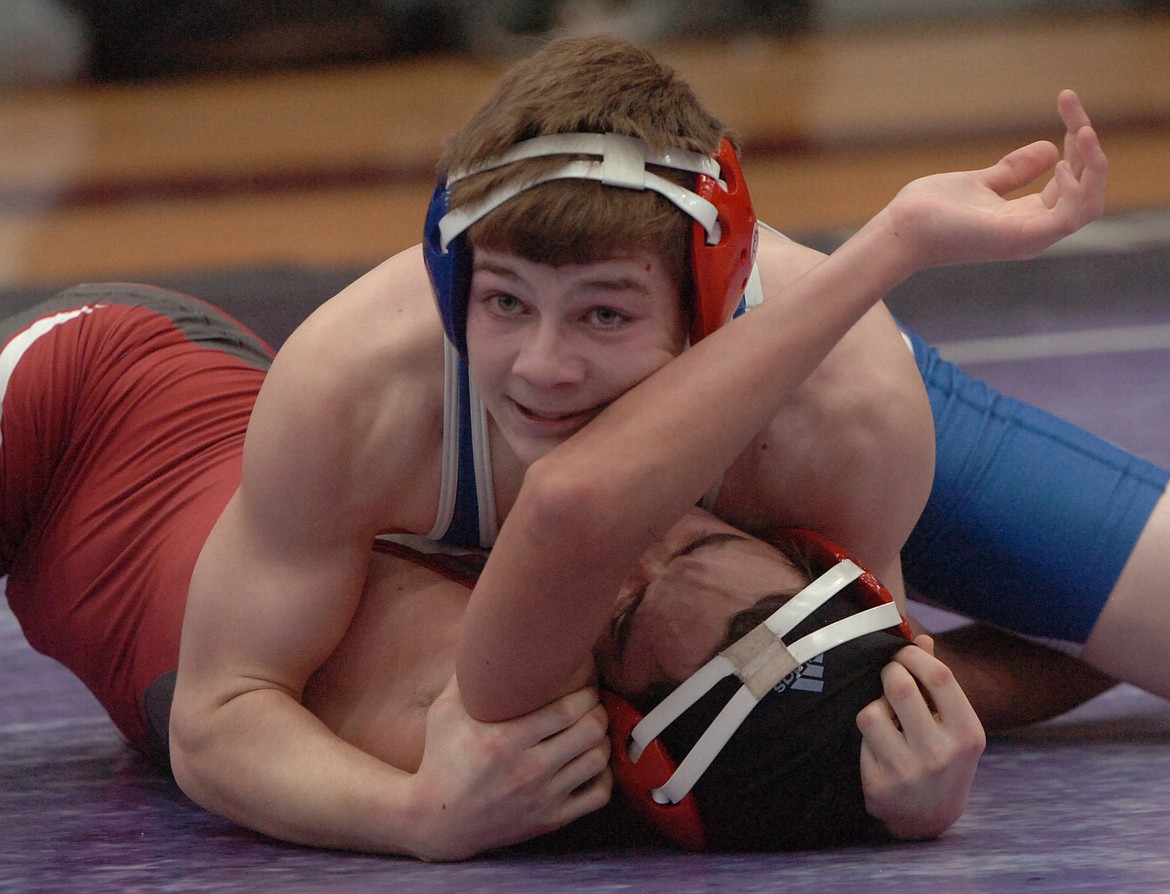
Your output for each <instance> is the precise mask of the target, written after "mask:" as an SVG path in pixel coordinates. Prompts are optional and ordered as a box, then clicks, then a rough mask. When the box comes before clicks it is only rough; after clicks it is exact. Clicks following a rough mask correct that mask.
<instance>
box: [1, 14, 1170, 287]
mask: <svg viewBox="0 0 1170 894" xmlns="http://www.w3.org/2000/svg"><path fill="white" fill-rule="evenodd" d="M598 30H604V31H611V32H617V33H621V34H624V35H626V36H628V37H630V38H631V39H634V40H636V41H638V42H641V43H645V44H650V45H653V46H655V47H657V48H659V50H660V53H661V55H662V56H663V57H664V58H666V59H667V60H668V61H670V62H671V63H672V64H674V65H675V66H676V67H677V68H679V69H680V70H681V71H682V72H683V74H684V75H685V76H687V77H688V78H689V79H690V80H691V81H692V83H693V84H694V85H695V86H696V89H697V90H698V91H699V93H700V95H701V96H702V97H703V99H704V100H705V101H706V102H707V104H708V105H709V106H710V107H711V108H712V109H713V110H714V111H715V112H716V113H717V114H719V115H720V116H721V117H723V118H724V119H725V120H727V121H728V122H730V123H732V124H733V125H734V126H736V127H737V128H738V129H739V130H740V131H741V132H742V133H743V135H744V142H745V151H744V162H745V168H746V169H747V174H748V177H749V181H750V183H751V185H752V191H753V196H754V198H755V201H756V205H757V210H758V211H759V213H760V216H761V218H762V219H764V220H766V221H768V222H769V223H771V224H773V225H775V226H778V227H780V228H781V229H784V230H786V231H787V232H789V233H791V234H792V235H794V236H797V237H799V238H809V239H829V240H832V239H834V238H837V237H838V236H839V235H840V234H841V233H844V232H848V230H849V229H850V228H852V227H856V226H857V225H858V224H859V223H861V222H862V221H863V220H864V219H865V218H866V217H868V216H869V215H870V214H872V213H873V212H874V211H876V210H877V209H878V208H880V207H881V206H882V205H883V204H884V203H885V201H886V200H887V199H888V198H889V197H890V196H891V195H892V194H893V192H894V191H895V190H896V189H897V188H898V187H899V186H900V185H901V184H903V183H904V182H906V181H907V180H909V179H912V178H913V177H916V176H919V175H922V174H926V173H930V172H932V171H938V170H949V169H955V168H960V167H976V166H978V167H981V166H983V165H985V164H988V163H990V162H992V161H994V160H995V159H996V158H997V157H998V156H999V155H1000V154H1002V152H1004V151H1007V150H1008V149H1011V148H1013V147H1014V146H1016V145H1018V144H1020V143H1021V142H1024V141H1027V140H1031V139H1035V138H1040V137H1048V138H1052V139H1059V138H1060V135H1061V129H1060V125H1059V120H1058V119H1057V117H1056V112H1055V100H1056V94H1057V91H1058V90H1059V89H1060V88H1062V87H1066V86H1070V87H1074V88H1076V89H1078V90H1079V91H1080V92H1081V94H1082V96H1083V98H1084V100H1085V102H1086V105H1087V106H1088V108H1089V110H1090V113H1091V114H1092V115H1093V116H1094V119H1095V121H1096V123H1097V124H1098V127H1099V130H1100V131H1101V134H1102V140H1103V142H1104V143H1105V146H1106V149H1107V150H1108V151H1109V153H1110V156H1111V162H1112V168H1111V186H1110V208H1109V210H1110V214H1111V215H1115V216H1118V218H1119V219H1122V220H1123V222H1124V225H1125V227H1126V228H1127V230H1126V232H1128V233H1130V234H1131V235H1132V233H1134V232H1137V233H1139V237H1140V234H1141V233H1151V232H1154V231H1157V230H1158V228H1160V227H1163V224H1162V223H1161V221H1162V215H1161V213H1160V212H1161V211H1163V210H1164V209H1166V208H1170V175H1168V174H1167V171H1170V15H1168V14H1167V9H1166V4H1165V3H1163V2H1154V0H724V2H716V3H712V2H692V0H658V2H651V0H625V2H622V0H560V2H555V0H554V2H538V0H497V2H492V0H433V2H420V0H332V2H318V0H287V2H276V0H267V2H261V0H185V2H184V0H170V2H167V0H0V289H3V288H9V289H12V288H23V287H35V288H38V289H39V288H43V287H48V286H50V285H55V284H63V283H68V282H72V281H75V280H81V279H112V278H123V279H131V278H132V279H143V278H154V279H158V278H161V277H165V276H168V275H173V274H176V273H193V272H199V271H204V272H206V271H232V270H251V269H259V268H263V269H272V268H286V267H292V268H297V269H304V270H332V271H345V272H349V271H358V270H361V269H364V268H366V267H368V266H371V265H373V264H374V263H377V262H378V261H379V260H381V259H382V258H385V257H387V256H388V255H390V254H392V253H394V252H395V251H398V250H400V249H402V248H404V247H406V246H408V245H411V244H413V243H414V242H417V241H418V233H419V230H420V227H421V221H422V217H423V213H424V209H425V203H426V200H427V198H428V196H429V193H430V190H431V187H432V181H433V173H432V172H433V165H434V160H435V157H436V154H437V151H438V148H439V145H440V143H441V140H442V138H443V136H444V135H445V134H446V133H448V132H450V131H451V130H453V129H455V128H457V127H458V126H459V125H460V124H461V123H462V122H463V121H464V119H465V118H466V117H467V115H468V114H470V113H471V112H472V111H473V110H474V109H475V107H476V106H477V105H478V104H479V103H480V102H481V101H482V99H483V98H484V97H485V96H486V95H487V92H488V91H489V90H490V88H491V85H492V83H493V81H494V80H495V78H496V77H497V75H498V74H499V73H500V71H502V69H503V68H504V67H505V66H506V65H507V64H508V62H510V61H512V60H514V59H516V58H518V57H520V56H523V55H524V54H526V53H528V52H529V51H530V50H531V49H532V48H533V47H534V45H535V42H536V41H538V40H540V39H541V38H542V37H544V36H546V35H548V34H552V33H585V32H589V31H598ZM1161 235H1162V236H1165V235H1166V234H1165V232H1163V233H1162V234H1161Z"/></svg>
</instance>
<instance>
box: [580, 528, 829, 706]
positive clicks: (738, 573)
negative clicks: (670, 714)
mask: <svg viewBox="0 0 1170 894" xmlns="http://www.w3.org/2000/svg"><path fill="white" fill-rule="evenodd" d="M807 582H808V581H807V578H806V577H805V575H804V573H803V572H802V571H800V570H798V569H797V568H796V567H795V566H793V565H792V563H791V562H790V561H789V560H788V558H787V557H786V556H784V554H783V553H781V552H780V551H779V550H777V549H776V548H775V547H773V546H770V545H769V544H767V543H764V542H763V541H761V540H757V539H756V538H754V537H751V536H749V535H747V534H744V533H743V532H742V531H740V530H739V529H738V528H733V527H731V526H730V525H727V524H724V523H723V522H721V521H720V520H719V519H717V518H715V516H713V515H711V514H710V513H708V512H704V511H703V510H702V509H692V510H691V511H690V512H689V513H688V514H687V515H686V516H685V517H684V518H683V519H682V520H681V521H680V522H679V523H678V524H676V525H675V526H674V527H673V528H672V529H671V530H670V532H669V533H668V534H667V536H666V538H665V539H664V540H663V542H661V543H659V544H657V545H656V546H654V547H652V548H651V549H650V550H649V551H648V552H647V553H646V554H645V555H644V556H643V557H642V559H641V561H640V562H639V565H638V568H637V569H636V570H635V572H634V573H633V574H632V575H631V576H630V577H629V579H628V580H627V581H626V583H625V584H624V585H623V587H622V590H621V592H620V594H619V596H618V600H617V603H616V612H615V615H614V621H613V624H612V627H611V630H610V632H609V634H608V635H607V636H606V637H604V638H603V640H602V642H601V643H599V645H598V649H597V653H596V654H597V660H598V667H599V669H600V672H601V678H602V681H603V683H604V684H605V685H606V686H607V687H608V688H610V689H612V690H613V691H615V692H617V693H618V694H621V695H626V696H627V697H628V696H632V695H636V694H638V693H641V692H644V691H645V690H646V689H647V688H648V687H649V686H651V685H652V684H655V683H663V682H670V683H677V682H680V681H682V680H685V679H686V678H687V677H689V676H690V675H691V674H692V673H694V672H695V671H696V670H698V669H699V667H700V666H701V665H702V664H703V662H705V661H706V660H707V659H708V658H709V657H710V656H711V654H712V653H713V652H714V651H715V649H716V648H718V646H719V644H720V643H721V642H722V641H723V639H724V637H725V636H726V633H727V623H728V621H729V620H730V619H731V618H732V617H733V616H734V615H735V614H737V613H738V612H740V611H742V610H743V609H746V608H750V607H751V606H753V605H755V604H756V603H757V602H759V601H760V599H762V598H763V597H764V596H767V595H769V594H771V593H777V592H795V591H797V590H799V589H800V588H801V587H803V586H804V585H805V584H806V583H807Z"/></svg>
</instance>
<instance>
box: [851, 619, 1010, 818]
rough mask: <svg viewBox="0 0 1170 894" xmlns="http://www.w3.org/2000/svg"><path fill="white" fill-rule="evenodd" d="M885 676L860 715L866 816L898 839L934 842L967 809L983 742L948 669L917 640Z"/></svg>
mask: <svg viewBox="0 0 1170 894" xmlns="http://www.w3.org/2000/svg"><path fill="white" fill-rule="evenodd" d="M914 642H915V645H913V646H907V647H906V648H904V649H902V650H901V651H900V652H898V654H897V655H895V656H894V660H893V661H891V662H890V663H889V664H888V665H886V666H885V668H883V669H882V688H883V690H884V693H885V694H884V695H883V696H882V697H881V698H879V699H878V700H877V701H874V702H871V703H870V704H869V705H867V706H866V707H865V708H863V709H862V710H861V712H860V713H859V714H858V715H857V726H858V728H859V729H860V730H861V736H862V741H861V784H862V788H863V790H864V791H865V804H866V809H867V810H868V811H869V813H870V815H871V816H873V817H875V818H876V819H878V820H881V821H882V822H883V823H884V824H885V827H886V829H887V831H888V832H889V833H890V834H891V835H893V836H894V837H895V838H903V839H909V840H919V839H926V838H936V837H937V836H939V835H941V834H942V833H943V832H945V831H946V830H947V829H949V828H950V827H951V826H952V825H953V824H954V822H955V820H957V819H958V818H959V817H960V816H961V815H962V813H963V810H964V809H965V808H966V806H967V797H968V794H969V793H970V790H971V783H972V782H973V781H974V778H975V770H976V767H977V766H978V763H979V758H980V756H981V755H982V754H983V749H984V747H986V744H987V737H986V735H985V733H984V731H983V726H982V725H981V724H980V722H979V718H978V717H977V716H976V714H975V710H974V709H973V708H972V707H971V703H970V702H969V701H968V700H967V697H966V695H964V694H963V690H962V689H961V688H959V684H958V683H957V682H956V680H955V677H954V675H953V674H952V673H951V670H950V668H948V667H947V666H946V665H945V664H943V663H942V662H941V661H939V660H938V659H937V658H935V657H934V654H933V650H934V643H933V641H932V640H931V638H930V637H929V636H918V637H915V639H914Z"/></svg>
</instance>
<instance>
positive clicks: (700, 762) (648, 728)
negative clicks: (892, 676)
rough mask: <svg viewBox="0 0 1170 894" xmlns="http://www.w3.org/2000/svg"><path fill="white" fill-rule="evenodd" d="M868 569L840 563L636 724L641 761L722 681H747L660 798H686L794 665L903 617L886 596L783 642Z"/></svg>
mask: <svg viewBox="0 0 1170 894" xmlns="http://www.w3.org/2000/svg"><path fill="white" fill-rule="evenodd" d="M863 573H864V572H863V571H862V569H861V568H860V567H858V566H857V565H856V564H855V563H853V562H851V561H849V560H848V559H845V560H843V561H841V562H839V563H837V564H836V565H835V566H833V567H832V568H830V569H829V570H828V571H826V572H825V573H824V574H822V575H821V576H820V577H818V578H817V579H816V580H814V581H813V582H812V583H810V584H809V585H808V586H807V587H805V588H804V589H803V590H801V591H800V592H799V593H797V594H796V595H795V596H793V597H792V598H791V599H790V600H788V602H786V603H785V604H784V605H783V606H781V607H780V608H779V609H777V610H776V611H775V612H773V613H772V614H771V615H770V616H769V617H768V618H767V619H766V620H765V621H764V622H763V623H762V624H760V625H758V626H757V627H755V628H754V629H753V630H751V631H750V632H749V633H748V634H747V635H746V636H744V637H742V638H740V639H739V640H737V641H736V642H735V643H733V644H732V645H731V646H729V647H728V648H727V649H725V650H724V651H722V652H720V653H719V654H718V655H716V656H715V657H714V658H712V659H711V660H710V661H708V662H707V663H706V664H705V665H703V666H702V667H701V668H699V669H698V670H697V671H695V673H693V674H692V675H691V676H690V677H689V678H687V679H686V680H685V681H684V682H683V683H682V684H681V685H680V686H679V687H678V688H677V689H675V690H674V691H673V692H672V693H670V695H668V696H667V697H666V698H665V699H663V700H662V701H661V702H660V703H659V704H658V705H657V706H656V707H655V708H654V709H653V710H652V711H651V712H650V713H649V714H647V715H646V716H645V717H644V718H643V719H642V721H641V722H640V723H639V724H638V725H637V726H635V727H634V729H633V732H632V733H631V734H630V738H631V740H632V742H631V745H630V748H629V755H630V759H631V760H632V761H634V762H635V763H636V762H637V760H638V758H640V757H641V756H642V752H643V751H644V750H645V748H646V746H647V745H649V744H650V743H651V742H652V741H654V739H656V738H658V736H659V735H660V734H661V733H662V731H663V730H665V729H666V728H667V727H668V726H670V724H672V723H673V722H674V721H675V720H677V719H678V718H679V717H680V716H681V715H682V714H683V712H685V711H686V710H687V709H688V708H690V707H691V705H693V704H694V703H695V702H697V701H698V700H699V699H700V698H702V697H703V696H704V695H705V694H706V693H707V692H708V691H709V690H710V689H711V688H712V687H713V686H715V684H716V683H718V682H719V681H720V680H722V679H724V678H725V677H727V676H730V675H731V674H735V675H736V676H738V677H739V678H740V680H741V681H742V682H743V685H742V686H741V687H740V688H739V690H738V691H736V693H735V695H733V696H732V697H731V700H730V701H728V703H727V704H726V705H725V706H724V707H723V710H722V711H720V712H719V715H718V716H717V717H716V718H715V720H713V721H712V723H711V725H710V726H709V727H708V728H707V730H706V731H705V732H704V733H703V735H702V736H700V737H699V741H698V742H696V743H695V746H694V747H693V748H692V749H691V750H690V753H689V754H687V756H686V758H685V759H684V760H683V762H682V763H681V764H679V766H678V769H677V770H675V771H674V773H673V774H672V775H671V777H670V779H669V780H667V782H666V784H665V785H662V786H660V787H659V788H656V789H654V790H653V791H651V793H650V794H651V795H652V796H653V798H654V800H655V801H657V802H658V803H659V804H677V803H678V802H679V801H681V800H682V799H683V798H684V797H686V795H687V793H688V792H689V791H690V790H691V788H692V787H693V786H694V784H695V783H696V782H697V781H698V779H699V777H700V776H702V775H703V773H704V772H706V770H707V768H708V767H709V766H711V762H712V761H714V760H715V758H716V756H717V755H718V754H719V752H720V751H722V750H723V747H724V746H725V745H726V744H727V743H728V741H729V740H730V739H731V737H732V735H734V734H735V731H736V730H737V729H739V727H740V725H741V724H742V723H743V722H744V720H745V719H747V716H748V715H749V714H750V713H751V712H752V709H753V708H755V706H756V705H757V704H759V703H760V700H761V699H763V698H764V696H766V695H767V694H768V693H769V692H770V691H771V690H772V689H773V688H774V687H775V686H776V685H777V684H778V683H779V682H780V681H781V680H783V679H784V678H785V677H786V676H787V675H788V674H790V673H792V671H794V670H796V669H797V668H799V667H800V666H801V665H802V664H804V663H805V662H807V661H810V660H811V659H813V658H815V657H816V656H817V655H821V654H824V653H825V652H828V651H829V650H830V649H834V648H836V647H837V646H840V645H842V644H844V643H847V642H851V641H852V640H855V639H857V638H859V637H862V636H865V635H866V634H869V633H875V632H877V631H879V630H885V629H887V628H889V627H896V626H897V625H898V624H900V623H901V621H902V616H901V615H900V614H899V612H898V607H897V606H896V605H895V604H894V603H892V602H888V603H884V604H883V605H879V606H876V607H874V608H868V609H865V610H863V611H860V612H857V613H856V614H853V615H850V616H849V617H848V618H844V619H843V620H840V621H837V622H835V623H832V624H828V625H826V626H824V627H821V628H820V629H818V630H814V631H813V632H812V633H810V634H808V635H807V636H803V637H801V638H800V639H799V640H797V641H796V642H795V643H793V644H792V645H791V646H786V645H785V644H784V641H783V639H782V637H784V636H785V635H786V634H788V633H789V632H790V631H791V630H792V629H793V628H794V627H796V625H797V624H799V623H800V622H801V621H803V620H804V619H805V618H807V617H808V616H809V615H810V614H811V613H812V612H814V611H816V609H818V608H819V607H820V606H822V605H823V604H824V603H826V602H827V601H828V600H829V599H831V598H832V597H833V596H835V595H836V594H837V593H839V592H840V591H841V590H842V589H844V588H845V587H846V586H848V585H849V584H850V583H852V582H853V581H855V580H857V578H859V577H860V576H861V575H862V574H863Z"/></svg>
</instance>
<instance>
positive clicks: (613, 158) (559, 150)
mask: <svg viewBox="0 0 1170 894" xmlns="http://www.w3.org/2000/svg"><path fill="white" fill-rule="evenodd" d="M551 155H585V156H594V157H595V159H600V160H589V159H575V160H572V161H567V162H565V163H564V164H563V165H562V166H561V167H559V168H556V169H554V170H552V171H550V172H548V173H547V174H544V175H542V176H540V177H536V178H534V179H531V180H517V181H514V182H512V183H509V184H505V185H504V186H501V187H499V188H498V189H496V190H494V191H492V192H491V193H489V194H488V195H487V196H486V197H485V198H484V199H482V200H481V201H479V202H475V203H472V204H470V205H464V206H462V207H460V208H456V209H455V210H453V211H448V212H447V213H446V214H445V215H443V217H442V218H441V219H440V220H439V248H440V249H441V250H442V251H446V250H447V246H448V245H450V244H451V240H452V239H454V238H455V237H456V236H458V235H459V234H460V233H462V232H464V231H465V230H466V229H467V228H468V227H470V226H471V225H472V224H474V223H475V222H476V221H478V220H480V219H481V218H484V217H486V216H487V215H488V214H491V212H493V211H495V210H496V209H497V208H499V207H500V206H501V205H503V204H504V203H505V202H507V201H508V200H509V199H511V198H514V197H515V196H517V195H519V194H520V193H522V192H524V191H525V190H527V189H531V188H532V187H533V186H537V185H538V184H541V183H547V182H549V181H550V180H564V179H574V180H597V181H599V182H601V183H604V184H605V185H606V186H617V187H621V188H623V189H649V190H653V191H654V192H656V193H658V194H659V195H662V196H664V197H665V198H667V199H669V200H670V201H671V202H672V203H673V204H674V205H675V206H676V207H678V208H679V209H681V210H682V211H683V212H685V213H686V214H688V215H689V216H690V217H692V218H694V219H695V220H696V221H698V222H699V223H700V224H701V225H702V227H703V230H704V231H705V232H706V234H707V243H708V244H709V245H716V244H718V242H719V240H720V238H721V235H720V231H719V212H718V210H717V209H716V207H715V206H714V205H713V204H711V203H710V202H708V201H707V200H706V199H704V198H702V197H701V196H699V195H697V194H696V193H694V192H692V191H691V190H689V189H685V188H683V187H681V186H679V185H678V184H677V183H672V182H671V181H669V180H666V179H665V178H663V177H660V176H658V175H657V174H654V173H652V172H650V171H648V170H646V165H648V164H652V165H658V166H659V167H664V168H672V169H674V170H676V171H690V172H691V173H694V174H706V175H707V176H708V177H711V178H712V179H713V180H715V181H717V182H718V183H719V184H720V186H722V187H723V188H724V189H726V184H725V183H724V182H723V180H722V179H721V175H720V170H719V163H718V162H716V161H715V159H713V158H711V157H710V156H707V155H704V154H703V153H701V152H692V151H690V150H688V149H675V148H672V149H666V150H664V151H659V150H657V149H654V148H652V147H651V146H649V145H648V144H646V143H644V142H643V141H642V140H639V139H636V138H634V137H623V136H618V135H617V134H611V133H565V134H550V135H548V136H543V137H536V138H534V139H531V140H525V141H523V142H521V143H517V144H515V145H514V146H512V147H511V148H510V149H509V150H508V151H507V152H505V153H504V154H502V155H498V156H496V157H495V158H491V159H489V160H487V161H485V162H483V163H481V164H478V165H474V166H472V167H470V168H465V169H461V170H457V171H454V172H452V173H451V174H450V175H449V176H448V177H447V185H448V186H451V185H452V184H453V183H457V182H458V181H460V180H463V179H464V178H466V177H470V176H471V175H473V174H480V173H482V172H484V171H491V170H494V169H496V168H500V167H503V166H504V165H507V164H511V163H512V162H516V161H524V160H526V159H531V158H544V157H547V156H551Z"/></svg>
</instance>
